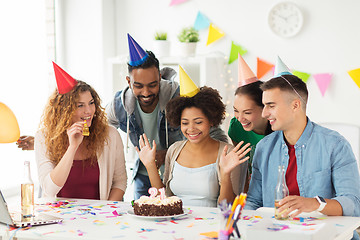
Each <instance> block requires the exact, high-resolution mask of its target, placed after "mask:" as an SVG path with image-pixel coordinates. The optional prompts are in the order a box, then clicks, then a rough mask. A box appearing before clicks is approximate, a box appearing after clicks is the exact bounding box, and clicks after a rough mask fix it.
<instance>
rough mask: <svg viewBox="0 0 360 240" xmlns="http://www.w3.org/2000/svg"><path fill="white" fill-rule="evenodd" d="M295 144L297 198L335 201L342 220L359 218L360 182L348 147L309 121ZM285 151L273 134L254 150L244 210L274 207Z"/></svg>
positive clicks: (279, 137) (279, 136)
mask: <svg viewBox="0 0 360 240" xmlns="http://www.w3.org/2000/svg"><path fill="white" fill-rule="evenodd" d="M307 120H308V122H307V125H306V127H305V130H304V132H303V133H302V135H301V137H300V138H299V140H298V141H297V143H296V144H295V155H296V163H297V182H298V186H299V190H300V195H301V196H303V197H308V198H312V197H315V196H317V195H318V196H321V197H323V198H327V199H335V200H337V201H338V202H339V203H340V204H341V206H342V209H343V215H344V216H357V217H358V216H360V179H359V170H358V166H357V162H356V159H355V156H354V154H353V152H352V149H351V146H350V144H349V143H348V142H347V141H346V140H345V138H344V137H342V136H341V135H340V134H339V133H337V132H335V131H332V130H330V129H327V128H324V127H321V126H319V125H317V124H315V123H313V122H311V121H310V120H309V119H307ZM288 162H289V155H288V148H287V145H286V143H285V141H284V137H283V132H282V131H276V132H273V133H272V134H270V135H268V136H266V137H265V138H264V139H262V140H261V141H260V142H259V143H258V144H257V146H256V151H255V156H254V161H253V174H252V176H251V181H250V188H249V192H248V197H247V203H246V206H245V209H257V208H258V207H263V206H264V207H274V201H275V186H276V184H277V177H278V166H279V165H284V166H285V168H287V166H288Z"/></svg>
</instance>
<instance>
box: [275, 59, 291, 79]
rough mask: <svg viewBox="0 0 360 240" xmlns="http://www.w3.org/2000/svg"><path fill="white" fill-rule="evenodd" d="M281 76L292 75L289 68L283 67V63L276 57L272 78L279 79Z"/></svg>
mask: <svg viewBox="0 0 360 240" xmlns="http://www.w3.org/2000/svg"><path fill="white" fill-rule="evenodd" d="M281 75H293V74H292V73H291V71H290V70H289V68H288V67H287V66H286V65H285V63H284V62H283V61H282V60H281V58H280V57H279V56H278V57H277V60H276V64H275V70H274V77H273V78H275V77H280V76H281Z"/></svg>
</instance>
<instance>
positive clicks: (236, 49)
mask: <svg viewBox="0 0 360 240" xmlns="http://www.w3.org/2000/svg"><path fill="white" fill-rule="evenodd" d="M245 53H247V50H246V49H245V48H243V47H242V46H240V45H238V44H235V43H234V42H233V41H232V42H231V50H230V56H229V62H228V64H231V63H232V62H234V61H235V60H236V59H238V54H240V55H241V56H243V55H244V54H245Z"/></svg>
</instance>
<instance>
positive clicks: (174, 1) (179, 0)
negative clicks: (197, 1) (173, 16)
mask: <svg viewBox="0 0 360 240" xmlns="http://www.w3.org/2000/svg"><path fill="white" fill-rule="evenodd" d="M184 2H187V0H171V3H170V6H175V5H178V4H180V3H184Z"/></svg>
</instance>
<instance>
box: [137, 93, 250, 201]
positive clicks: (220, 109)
mask: <svg viewBox="0 0 360 240" xmlns="http://www.w3.org/2000/svg"><path fill="white" fill-rule="evenodd" d="M166 112H167V119H168V121H169V123H170V125H172V126H174V127H175V126H179V125H180V126H181V131H182V133H183V134H184V136H185V137H186V138H187V139H186V140H184V141H179V142H176V143H174V144H173V145H171V146H170V148H169V149H168V151H167V154H166V159H165V173H164V180H163V182H162V181H161V179H160V177H159V174H158V172H157V169H156V163H155V161H156V160H155V152H156V144H155V142H153V143H152V144H153V147H151V146H150V143H149V141H148V139H147V138H146V135H143V137H141V138H140V141H139V145H140V149H141V150H139V149H137V150H138V153H139V156H140V160H141V161H142V162H143V163H144V165H145V167H146V169H147V171H148V173H149V178H150V182H151V185H152V186H153V187H156V188H161V187H163V186H165V193H166V195H167V196H172V195H177V196H178V197H180V198H181V199H182V201H183V203H184V205H188V206H209V207H216V205H217V203H218V202H220V201H221V200H223V199H226V200H227V201H228V202H230V201H233V200H234V198H235V193H236V194H239V192H238V189H239V187H238V184H239V183H238V182H232V177H231V173H232V171H233V170H234V169H235V168H236V167H238V166H239V165H240V164H241V165H240V166H243V167H244V169H245V171H242V172H244V174H246V167H247V165H246V164H242V163H243V162H245V161H246V160H247V159H248V157H245V155H246V154H247V153H248V152H249V151H250V148H248V146H249V144H246V145H244V146H241V145H242V144H243V142H241V143H239V144H238V145H237V146H236V147H235V148H233V147H232V145H230V144H227V143H225V142H221V141H217V140H215V139H213V138H211V137H210V134H209V132H210V128H211V127H213V126H214V127H216V126H219V125H220V124H221V122H222V121H223V119H224V116H225V105H224V104H223V102H222V101H221V96H220V95H219V93H218V91H217V90H215V89H212V88H210V87H202V88H201V89H200V91H199V92H198V93H197V94H196V95H194V96H192V97H177V98H174V99H172V100H171V101H170V102H169V103H168V104H167V106H166ZM236 173H238V171H236Z"/></svg>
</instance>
